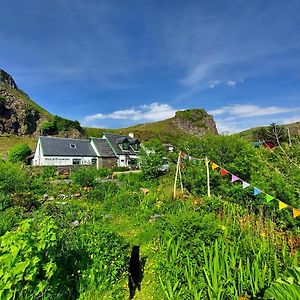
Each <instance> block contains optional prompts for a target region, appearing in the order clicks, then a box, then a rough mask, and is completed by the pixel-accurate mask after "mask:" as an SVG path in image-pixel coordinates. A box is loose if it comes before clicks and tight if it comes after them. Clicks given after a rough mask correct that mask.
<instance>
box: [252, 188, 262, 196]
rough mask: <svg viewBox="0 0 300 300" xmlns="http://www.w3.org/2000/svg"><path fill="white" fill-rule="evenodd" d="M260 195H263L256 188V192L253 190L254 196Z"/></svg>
mask: <svg viewBox="0 0 300 300" xmlns="http://www.w3.org/2000/svg"><path fill="white" fill-rule="evenodd" d="M260 193H261V190H260V189H258V188H256V187H255V188H254V190H253V195H254V196H256V195H258V194H260Z"/></svg>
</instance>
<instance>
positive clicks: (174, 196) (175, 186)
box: [173, 151, 181, 199]
mask: <svg viewBox="0 0 300 300" xmlns="http://www.w3.org/2000/svg"><path fill="white" fill-rule="evenodd" d="M180 155H181V151H179V155H178V160H177V167H176V175H175V182H174V194H173V199H176V188H177V178H178V171H179V164H180Z"/></svg>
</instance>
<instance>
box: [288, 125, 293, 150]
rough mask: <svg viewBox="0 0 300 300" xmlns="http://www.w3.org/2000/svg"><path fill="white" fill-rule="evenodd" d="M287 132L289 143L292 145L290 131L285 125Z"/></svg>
mask: <svg viewBox="0 0 300 300" xmlns="http://www.w3.org/2000/svg"><path fill="white" fill-rule="evenodd" d="M287 132H288V137H289V145H290V147H292V141H291V133H290V129H289V128H288V127H287Z"/></svg>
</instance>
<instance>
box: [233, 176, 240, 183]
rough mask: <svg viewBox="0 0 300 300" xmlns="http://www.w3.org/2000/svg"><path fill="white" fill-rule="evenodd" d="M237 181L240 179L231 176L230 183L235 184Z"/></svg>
mask: <svg viewBox="0 0 300 300" xmlns="http://www.w3.org/2000/svg"><path fill="white" fill-rule="evenodd" d="M237 180H240V179H239V178H238V177H237V176H235V175H231V182H235V181H237Z"/></svg>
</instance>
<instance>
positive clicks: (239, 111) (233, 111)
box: [209, 104, 300, 119]
mask: <svg viewBox="0 0 300 300" xmlns="http://www.w3.org/2000/svg"><path fill="white" fill-rule="evenodd" d="M295 110H296V111H298V110H300V108H299V107H296V108H295V107H293V108H285V107H278V106H267V107H261V106H258V105H253V104H235V105H229V106H222V107H221V108H218V109H214V110H211V111H210V112H209V113H210V114H212V115H214V116H220V115H227V117H232V118H231V119H236V118H245V117H257V116H269V115H277V114H282V113H288V112H292V111H295Z"/></svg>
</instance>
